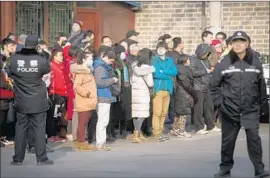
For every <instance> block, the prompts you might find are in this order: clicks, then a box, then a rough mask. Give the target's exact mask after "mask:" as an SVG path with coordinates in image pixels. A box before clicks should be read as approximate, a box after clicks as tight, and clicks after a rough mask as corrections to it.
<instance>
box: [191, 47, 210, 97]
mask: <svg viewBox="0 0 270 178" xmlns="http://www.w3.org/2000/svg"><path fill="white" fill-rule="evenodd" d="M211 51H212V49H211V47H210V46H208V45H207V44H200V45H199V46H198V47H197V49H196V52H195V55H192V56H191V57H190V68H191V70H192V74H193V77H194V87H195V90H197V91H201V92H208V90H209V83H210V79H211V74H210V73H208V71H207V69H210V68H211V65H210V62H209V60H208V58H206V59H201V57H202V56H203V55H204V54H206V53H211Z"/></svg>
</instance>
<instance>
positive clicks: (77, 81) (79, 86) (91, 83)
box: [70, 64, 97, 112]
mask: <svg viewBox="0 0 270 178" xmlns="http://www.w3.org/2000/svg"><path fill="white" fill-rule="evenodd" d="M70 68H71V72H72V73H73V80H74V91H75V106H76V108H75V110H76V111H77V112H84V111H90V110H94V109H96V105H97V87H96V82H95V77H94V75H93V73H92V71H91V70H90V69H89V68H86V67H85V66H83V65H78V64H72V65H71V67H70Z"/></svg>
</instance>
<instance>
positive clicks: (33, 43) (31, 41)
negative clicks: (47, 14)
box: [25, 35, 38, 49]
mask: <svg viewBox="0 0 270 178" xmlns="http://www.w3.org/2000/svg"><path fill="white" fill-rule="evenodd" d="M37 45H38V37H37V36H35V35H28V36H27V37H26V39H25V48H28V49H34V48H36V47H37Z"/></svg>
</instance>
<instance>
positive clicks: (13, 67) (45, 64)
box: [9, 48, 50, 114]
mask: <svg viewBox="0 0 270 178" xmlns="http://www.w3.org/2000/svg"><path fill="white" fill-rule="evenodd" d="M9 69H10V74H11V77H12V79H13V80H14V94H15V97H14V108H15V109H16V111H17V112H19V113H23V114H33V113H40V112H44V111H47V110H48V109H49V102H48V97H47V96H48V95H47V89H46V84H45V82H44V81H43V80H42V76H43V75H45V74H47V73H49V72H50V64H49V61H48V60H46V59H45V57H43V56H41V55H40V54H38V53H37V51H36V50H35V49H25V48H24V49H22V50H21V51H20V52H18V53H16V54H15V55H14V56H12V58H11V64H10V66H9Z"/></svg>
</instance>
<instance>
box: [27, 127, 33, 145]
mask: <svg viewBox="0 0 270 178" xmlns="http://www.w3.org/2000/svg"><path fill="white" fill-rule="evenodd" d="M27 134H28V136H27V141H28V147H29V148H33V147H35V129H34V126H33V125H32V123H31V122H30V123H29V126H28V131H27Z"/></svg>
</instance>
